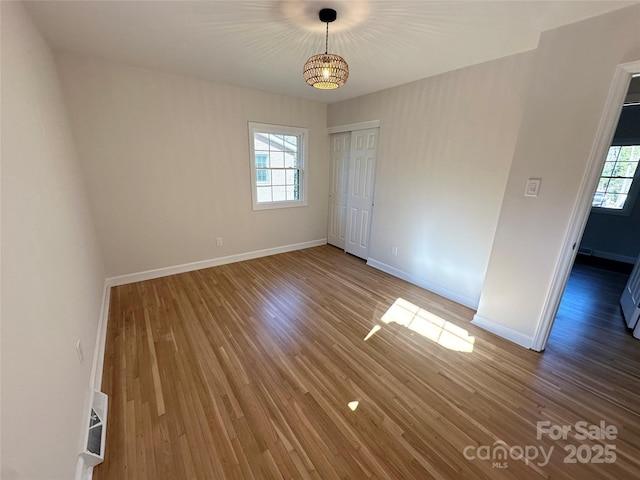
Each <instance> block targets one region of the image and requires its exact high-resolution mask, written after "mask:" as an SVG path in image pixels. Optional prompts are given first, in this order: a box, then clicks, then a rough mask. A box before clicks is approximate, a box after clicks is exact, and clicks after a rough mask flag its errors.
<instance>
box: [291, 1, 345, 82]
mask: <svg viewBox="0 0 640 480" xmlns="http://www.w3.org/2000/svg"><path fill="white" fill-rule="evenodd" d="M319 17H320V21H322V22H325V23H326V24H327V33H326V37H325V52H324V53H320V54H318V55H313V56H311V57H309V60H307V62H306V63H305V64H304V68H303V69H302V76H303V77H304V80H305V82H307V84H308V85H311V86H312V87H314V88H319V89H321V90H331V89H334V88H338V87H341V86H343V85H344V84H345V83H347V79H348V78H349V65H347V62H346V61H345V59H344V58H342V57H341V56H340V55H335V54H333V53H328V50H329V23H330V22H333V21H334V20H335V19H336V11H335V10H332V9H330V8H323V9H322V10H320V13H319Z"/></svg>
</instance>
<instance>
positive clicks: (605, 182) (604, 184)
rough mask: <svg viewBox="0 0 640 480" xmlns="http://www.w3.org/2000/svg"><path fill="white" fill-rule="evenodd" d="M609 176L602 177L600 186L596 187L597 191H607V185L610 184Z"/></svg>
mask: <svg viewBox="0 0 640 480" xmlns="http://www.w3.org/2000/svg"><path fill="white" fill-rule="evenodd" d="M609 180H610V179H609V178H601V179H600V181H599V182H598V188H597V189H596V191H597V192H606V191H607V186H608V185H609Z"/></svg>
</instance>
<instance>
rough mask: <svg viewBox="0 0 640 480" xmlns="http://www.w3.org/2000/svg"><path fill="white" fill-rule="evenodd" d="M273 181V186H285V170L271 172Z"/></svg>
mask: <svg viewBox="0 0 640 480" xmlns="http://www.w3.org/2000/svg"><path fill="white" fill-rule="evenodd" d="M271 180H272V183H273V185H284V184H285V171H284V170H271Z"/></svg>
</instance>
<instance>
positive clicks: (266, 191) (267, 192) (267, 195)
mask: <svg viewBox="0 0 640 480" xmlns="http://www.w3.org/2000/svg"><path fill="white" fill-rule="evenodd" d="M257 189H258V190H257V193H258V203H262V202H271V201H273V199H272V195H271V187H257Z"/></svg>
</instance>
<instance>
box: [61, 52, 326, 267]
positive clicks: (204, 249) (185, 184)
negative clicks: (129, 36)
mask: <svg viewBox="0 0 640 480" xmlns="http://www.w3.org/2000/svg"><path fill="white" fill-rule="evenodd" d="M58 66H59V69H60V75H61V80H62V85H63V91H64V96H65V100H66V103H67V106H68V108H69V112H70V116H71V121H72V128H73V132H74V136H75V138H76V145H77V148H78V152H79V156H80V158H81V159H82V162H83V170H84V172H85V176H86V179H87V188H88V192H89V200H90V204H91V209H92V213H93V219H94V222H95V224H96V229H97V231H98V236H99V238H100V244H101V248H102V252H103V256H104V262H105V269H106V271H107V276H109V277H111V276H117V275H124V274H130V273H135V272H141V271H146V270H150V269H157V268H163V267H170V266H173V265H181V264H185V263H189V262H197V261H204V260H208V259H214V258H218V257H224V256H227V255H234V254H241V253H246V252H252V251H256V250H261V249H267V248H274V247H281V246H284V245H290V244H296V243H301V242H308V241H313V240H318V239H325V238H326V236H327V235H326V231H327V209H328V202H327V192H328V155H329V153H328V152H329V146H328V136H327V132H326V104H324V103H319V102H311V101H307V100H302V99H297V98H293V97H288V96H284V95H278V94H273V93H267V92H262V91H258V90H251V89H246V88H239V87H233V86H227V85H221V84H216V83H212V82H208V81H203V80H198V79H194V78H189V77H181V76H177V75H172V74H167V73H161V72H157V71H153V70H147V69H142V68H133V67H128V66H124V65H119V64H115V63H107V62H102V61H99V60H95V59H88V58H84V57H78V56H73V55H69V54H65V55H62V56H61V57H59V58H58ZM249 121H254V122H260V123H274V124H282V125H292V126H298V127H307V128H309V155H308V178H309V184H308V194H309V197H308V206H307V207H299V208H286V209H279V210H263V211H256V212H254V211H252V203H251V185H250V170H249V165H250V164H249V139H248V130H247V122H249ZM218 236H221V237H223V239H224V245H223V246H222V247H216V242H215V238H216V237H218Z"/></svg>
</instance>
